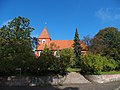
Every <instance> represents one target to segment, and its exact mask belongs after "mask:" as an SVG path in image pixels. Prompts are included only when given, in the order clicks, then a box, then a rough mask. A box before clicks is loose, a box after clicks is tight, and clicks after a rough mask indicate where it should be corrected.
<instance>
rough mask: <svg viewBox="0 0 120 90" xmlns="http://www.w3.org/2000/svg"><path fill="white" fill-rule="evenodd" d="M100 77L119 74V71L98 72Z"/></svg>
mask: <svg viewBox="0 0 120 90" xmlns="http://www.w3.org/2000/svg"><path fill="white" fill-rule="evenodd" d="M100 74H101V75H109V74H120V71H109V72H100Z"/></svg>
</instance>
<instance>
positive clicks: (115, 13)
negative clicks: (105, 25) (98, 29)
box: [96, 8, 120, 21]
mask: <svg viewBox="0 0 120 90" xmlns="http://www.w3.org/2000/svg"><path fill="white" fill-rule="evenodd" d="M96 16H97V17H99V18H100V19H101V20H103V21H113V20H118V19H120V8H116V9H115V8H101V9H100V10H98V11H97V12H96Z"/></svg>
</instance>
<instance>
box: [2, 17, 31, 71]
mask: <svg viewBox="0 0 120 90" xmlns="http://www.w3.org/2000/svg"><path fill="white" fill-rule="evenodd" d="M32 30H33V28H31V27H30V21H29V19H27V18H24V17H20V16H19V17H17V18H14V19H13V20H12V21H10V22H9V23H8V25H5V26H3V27H2V28H1V29H0V40H1V41H2V42H0V46H1V48H0V54H1V55H0V62H2V63H1V65H3V64H4V63H5V62H4V61H6V65H8V67H7V66H4V65H3V66H2V68H1V69H3V70H5V71H11V72H14V71H15V68H18V67H19V68H22V71H26V68H27V67H28V66H29V64H30V63H29V62H33V43H32V40H31V36H30V33H31V32H32ZM9 65H10V66H11V67H12V68H10V66H9Z"/></svg>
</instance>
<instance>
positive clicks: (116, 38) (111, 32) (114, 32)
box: [90, 27, 120, 69]
mask: <svg viewBox="0 0 120 90" xmlns="http://www.w3.org/2000/svg"><path fill="white" fill-rule="evenodd" d="M90 52H92V53H94V54H100V55H102V56H106V57H107V58H112V59H114V60H116V61H117V62H118V64H119V65H118V69H120V31H118V29H117V28H114V27H108V28H105V29H102V30H100V31H99V32H98V33H97V34H96V35H95V36H94V38H93V39H92V40H91V46H90Z"/></svg>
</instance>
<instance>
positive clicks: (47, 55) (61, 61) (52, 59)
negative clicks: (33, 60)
mask: <svg viewBox="0 0 120 90" xmlns="http://www.w3.org/2000/svg"><path fill="white" fill-rule="evenodd" d="M67 51H68V52H67ZM37 61H38V68H39V71H40V72H39V74H46V73H48V72H49V71H52V72H54V73H57V74H64V73H65V72H66V70H67V68H68V67H69V66H70V64H71V55H70V54H69V49H63V50H62V51H61V52H60V57H56V56H54V55H53V52H52V51H51V50H49V49H48V48H45V49H44V50H43V51H42V53H41V56H40V57H39V58H38V60H37Z"/></svg>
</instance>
